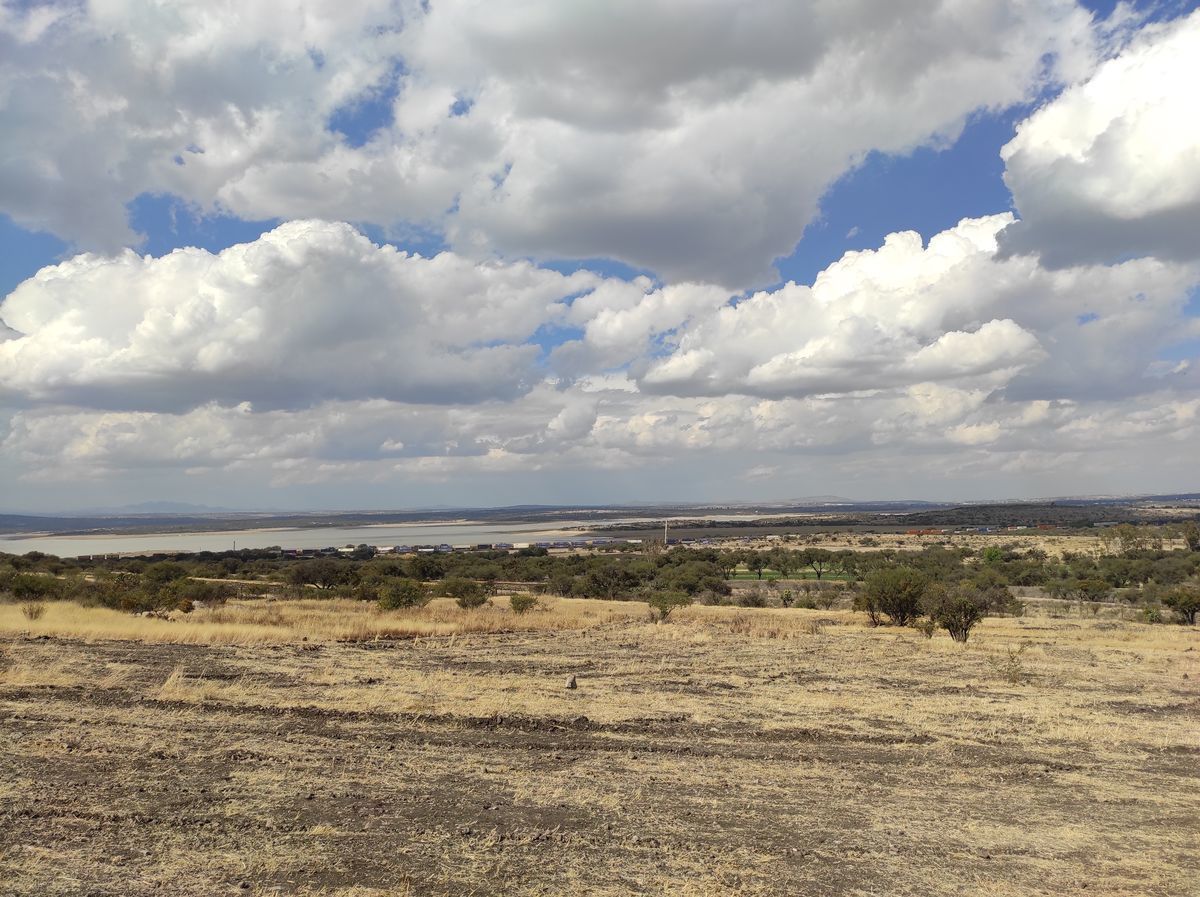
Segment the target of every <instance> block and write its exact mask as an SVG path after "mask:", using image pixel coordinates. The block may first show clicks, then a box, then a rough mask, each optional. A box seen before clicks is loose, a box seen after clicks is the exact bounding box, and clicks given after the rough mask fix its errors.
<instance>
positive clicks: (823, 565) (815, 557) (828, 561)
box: [804, 548, 834, 580]
mask: <svg viewBox="0 0 1200 897" xmlns="http://www.w3.org/2000/svg"><path fill="white" fill-rule="evenodd" d="M833 560H834V558H833V552H831V551H827V550H826V549H824V548H809V549H807V550H806V551H805V552H804V563H805V564H807V565H808V566H809V568H810V569H811V570H812V572H813V573H815V574H816V575H817V579H818V580H819V579H820V578H821V577H822V576H824V575H825V571H826V570H828V569H829V567H830V566H832V564H833Z"/></svg>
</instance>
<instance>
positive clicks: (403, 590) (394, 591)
mask: <svg viewBox="0 0 1200 897" xmlns="http://www.w3.org/2000/svg"><path fill="white" fill-rule="evenodd" d="M431 597H432V596H430V594H429V592H428V591H426V589H425V586H423V585H422V584H421V583H419V582H417V580H415V579H390V580H387V581H386V582H384V583H383V584H382V585H380V586H379V606H380V608H382V609H383V610H401V609H409V608H414V607H424V606H425V605H426V604H428V603H429V601H430V598H431Z"/></svg>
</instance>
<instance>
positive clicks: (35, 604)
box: [21, 601, 46, 623]
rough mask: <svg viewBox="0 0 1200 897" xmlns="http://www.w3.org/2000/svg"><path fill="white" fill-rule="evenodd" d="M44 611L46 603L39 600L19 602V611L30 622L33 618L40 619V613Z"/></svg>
mask: <svg viewBox="0 0 1200 897" xmlns="http://www.w3.org/2000/svg"><path fill="white" fill-rule="evenodd" d="M45 612H46V605H45V604H44V603H42V602H41V601H23V602H21V613H22V614H23V615H24V617H25V619H26V620H29V621H30V622H31V623H32V622H33V621H34V620H40V619H41V618H42V614H44V613H45Z"/></svg>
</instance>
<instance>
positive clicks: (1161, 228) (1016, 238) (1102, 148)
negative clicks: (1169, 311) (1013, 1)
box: [1001, 11, 1200, 267]
mask: <svg viewBox="0 0 1200 897" xmlns="http://www.w3.org/2000/svg"><path fill="white" fill-rule="evenodd" d="M1197 83H1200V11H1197V12H1193V13H1192V14H1191V15H1190V16H1187V17H1186V18H1181V19H1178V20H1175V21H1172V22H1168V23H1164V24H1155V25H1148V26H1145V27H1144V28H1143V29H1142V30H1141V31H1140V32H1138V33H1137V35H1136V36H1135V37H1134V38H1133V39H1132V41H1131V42H1130V43H1129V45H1128V46H1127V47H1126V48H1125V49H1124V50H1123V52H1121V53H1120V54H1119V55H1118V56H1116V57H1115V58H1113V59H1110V60H1109V61H1107V62H1105V63H1104V64H1102V65H1101V66H1100V67H1099V68H1098V69H1097V70H1096V71H1095V73H1094V74H1093V75H1092V76H1091V77H1090V78H1088V79H1087V80H1086V81H1084V82H1083V83H1081V84H1076V85H1074V86H1072V87H1070V88H1068V89H1067V90H1066V91H1064V92H1063V93H1062V94H1061V95H1060V96H1058V97H1057V98H1056V99H1054V100H1053V101H1052V102H1050V103H1048V104H1047V105H1046V106H1044V107H1043V108H1041V109H1039V110H1038V111H1037V112H1035V113H1034V114H1033V115H1032V116H1030V117H1029V118H1028V119H1027V120H1026V121H1024V122H1022V123H1021V124H1020V125H1019V127H1018V129H1017V134H1016V136H1015V137H1014V138H1013V140H1012V141H1011V142H1010V143H1009V144H1008V145H1006V146H1005V147H1004V149H1003V150H1002V151H1001V155H1002V156H1003V158H1004V161H1005V166H1006V167H1005V175H1004V177H1005V181H1006V183H1007V184H1008V186H1009V189H1010V190H1011V191H1012V194H1013V198H1014V200H1015V202H1016V206H1017V208H1018V209H1019V210H1020V216H1021V220H1020V221H1019V222H1017V223H1016V224H1014V225H1013V226H1012V227H1011V228H1009V229H1008V230H1007V231H1006V232H1005V233H1004V235H1003V236H1002V238H1001V246H1002V247H1003V250H1004V251H1005V252H1006V253H1034V254H1037V255H1039V256H1040V257H1041V259H1042V261H1043V263H1045V264H1046V265H1049V266H1053V267H1065V266H1070V265H1073V264H1078V263H1081V262H1106V261H1113V260H1118V259H1122V258H1130V257H1136V256H1155V257H1157V258H1160V259H1173V260H1189V259H1190V260H1195V259H1200V240H1198V239H1197V237H1196V234H1197V233H1198V232H1200V116H1198V115H1197V114H1196V90H1195V85H1196V84H1197Z"/></svg>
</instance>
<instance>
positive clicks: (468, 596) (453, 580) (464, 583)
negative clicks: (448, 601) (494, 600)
mask: <svg viewBox="0 0 1200 897" xmlns="http://www.w3.org/2000/svg"><path fill="white" fill-rule="evenodd" d="M438 592H439V593H440V594H442V595H446V596H447V597H450V598H453V599H454V601H455V603H456V604H457V605H458V606H459V607H461V608H462V609H463V610H469V609H471V608H475V607H483V605H485V604H487V600H488V594H489V589H488V588H487V586H485V585H484V584H483V583H481V582H476V581H475V580H473V579H464V578H463V577H461V576H447V577H446V578H445V579H443V580H442V582H441V584H440V585H439V586H438Z"/></svg>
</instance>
